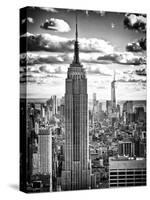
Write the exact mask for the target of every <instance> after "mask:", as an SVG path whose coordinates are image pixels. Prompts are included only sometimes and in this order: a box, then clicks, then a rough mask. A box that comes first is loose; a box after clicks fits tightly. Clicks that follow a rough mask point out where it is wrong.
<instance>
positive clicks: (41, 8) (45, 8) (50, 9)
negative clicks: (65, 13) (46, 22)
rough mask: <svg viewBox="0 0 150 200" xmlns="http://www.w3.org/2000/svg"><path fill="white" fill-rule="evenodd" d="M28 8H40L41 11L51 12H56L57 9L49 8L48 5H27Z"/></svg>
mask: <svg viewBox="0 0 150 200" xmlns="http://www.w3.org/2000/svg"><path fill="white" fill-rule="evenodd" d="M29 8H30V9H37V10H42V11H46V12H52V13H57V12H58V10H57V9H55V8H49V7H35V6H32V7H29Z"/></svg>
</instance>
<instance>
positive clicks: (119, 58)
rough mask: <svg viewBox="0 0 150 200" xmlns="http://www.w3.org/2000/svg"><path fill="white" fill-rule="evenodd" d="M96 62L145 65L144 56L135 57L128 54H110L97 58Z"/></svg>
mask: <svg viewBox="0 0 150 200" xmlns="http://www.w3.org/2000/svg"><path fill="white" fill-rule="evenodd" d="M98 60H99V61H107V62H108V63H117V64H122V65H141V64H145V63H146V58H145V57H144V56H137V55H134V54H133V53H129V52H124V53H112V54H107V55H104V56H99V57H98Z"/></svg>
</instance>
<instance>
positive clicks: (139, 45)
mask: <svg viewBox="0 0 150 200" xmlns="http://www.w3.org/2000/svg"><path fill="white" fill-rule="evenodd" d="M126 50H127V51H131V52H141V51H143V50H144V51H145V50H146V38H142V39H140V40H138V41H136V42H132V43H128V44H127V46H126Z"/></svg>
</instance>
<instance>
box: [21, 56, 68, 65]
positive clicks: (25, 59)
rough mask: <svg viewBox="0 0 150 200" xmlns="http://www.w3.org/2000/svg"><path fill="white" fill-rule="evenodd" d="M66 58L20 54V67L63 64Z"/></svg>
mask: <svg viewBox="0 0 150 200" xmlns="http://www.w3.org/2000/svg"><path fill="white" fill-rule="evenodd" d="M65 59H67V58H64V57H63V56H61V55H43V54H41V55H40V54H33V53H22V54H21V55H20V65H21V66H25V65H35V64H43V63H47V64H53V63H62V62H65V61H66V60H65Z"/></svg>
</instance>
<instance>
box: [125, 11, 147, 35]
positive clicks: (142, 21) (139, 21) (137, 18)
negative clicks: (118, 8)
mask: <svg viewBox="0 0 150 200" xmlns="http://www.w3.org/2000/svg"><path fill="white" fill-rule="evenodd" d="M124 26H125V28H128V29H130V30H135V31H138V32H146V15H145V14H131V13H128V14H126V15H125V18H124Z"/></svg>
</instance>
